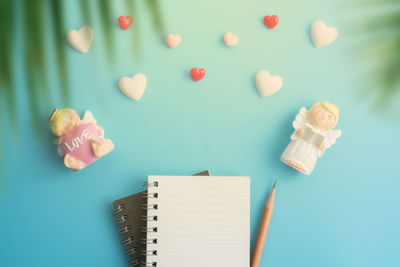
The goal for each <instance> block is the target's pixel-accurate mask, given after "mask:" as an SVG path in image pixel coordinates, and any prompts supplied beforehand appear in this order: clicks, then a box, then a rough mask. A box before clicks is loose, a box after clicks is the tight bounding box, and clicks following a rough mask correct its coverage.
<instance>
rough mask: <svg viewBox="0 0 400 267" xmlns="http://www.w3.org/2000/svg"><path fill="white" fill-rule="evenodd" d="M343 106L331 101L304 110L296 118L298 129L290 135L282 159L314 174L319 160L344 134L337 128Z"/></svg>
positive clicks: (294, 122) (307, 172)
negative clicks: (289, 140) (340, 106)
mask: <svg viewBox="0 0 400 267" xmlns="http://www.w3.org/2000/svg"><path fill="white" fill-rule="evenodd" d="M339 114H340V110H339V108H338V107H337V106H336V105H335V104H332V103H329V102H318V103H315V104H314V105H313V106H312V107H311V109H310V110H309V111H307V109H306V108H305V107H302V108H301V109H300V112H299V114H297V116H296V119H295V120H294V121H293V128H294V129H295V132H294V133H293V134H292V136H291V137H290V139H291V142H290V144H289V145H288V146H287V147H286V149H285V151H284V152H283V154H282V156H281V160H282V161H283V162H284V163H286V164H287V165H289V166H290V167H292V168H294V169H296V170H298V171H300V172H303V173H305V174H307V175H310V174H311V172H312V170H313V169H314V166H315V163H316V162H317V159H318V158H320V157H322V156H323V155H324V152H325V150H326V149H327V148H329V147H330V146H331V145H333V144H334V143H336V139H337V138H339V137H340V135H341V134H342V131H341V130H334V129H333V128H335V126H336V124H337V122H338V119H339Z"/></svg>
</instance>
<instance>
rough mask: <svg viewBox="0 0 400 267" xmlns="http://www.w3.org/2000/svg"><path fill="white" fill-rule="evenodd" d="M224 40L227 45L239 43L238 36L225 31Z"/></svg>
mask: <svg viewBox="0 0 400 267" xmlns="http://www.w3.org/2000/svg"><path fill="white" fill-rule="evenodd" d="M224 42H225V44H226V45H227V46H235V45H237V44H238V43H239V37H237V36H236V35H234V34H233V33H231V32H227V33H225V34H224Z"/></svg>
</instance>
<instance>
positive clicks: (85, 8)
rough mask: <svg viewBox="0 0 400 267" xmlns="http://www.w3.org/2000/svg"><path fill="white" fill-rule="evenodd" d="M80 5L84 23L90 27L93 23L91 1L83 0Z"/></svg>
mask: <svg viewBox="0 0 400 267" xmlns="http://www.w3.org/2000/svg"><path fill="white" fill-rule="evenodd" d="M79 3H80V4H81V9H82V18H83V22H84V23H85V24H86V25H90V24H91V22H92V16H91V13H90V5H89V0H81V1H80V2H79Z"/></svg>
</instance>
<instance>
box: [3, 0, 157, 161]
mask: <svg viewBox="0 0 400 267" xmlns="http://www.w3.org/2000/svg"><path fill="white" fill-rule="evenodd" d="M64 1H67V0H64ZM64 1H63V0H51V1H47V0H20V1H14V0H0V25H1V28H0V36H1V37H0V38H1V39H0V105H1V106H2V108H5V109H6V110H7V113H8V114H7V117H8V119H9V121H10V122H11V123H12V125H13V128H14V131H17V129H16V125H17V118H18V116H17V109H16V102H17V99H16V88H15V87H14V81H13V77H14V73H13V70H14V68H13V62H14V61H13V54H14V51H13V49H14V47H15V44H14V40H15V39H16V38H15V37H16V34H17V33H20V32H19V31H17V30H16V29H15V27H14V24H13V19H14V18H23V31H22V35H23V36H22V37H23V43H24V44H25V46H24V51H23V52H24V59H25V62H24V70H25V76H26V86H25V87H26V90H27V95H28V99H29V110H30V115H31V118H32V124H33V125H34V127H36V129H37V130H39V129H40V125H43V121H42V120H43V119H42V118H43V116H42V113H41V111H42V110H44V108H43V107H45V106H48V105H50V104H51V103H50V99H51V96H50V90H49V84H48V74H47V69H46V55H47V54H46V50H45V45H44V40H45V36H46V35H47V34H48V33H47V32H45V25H44V18H45V15H46V10H50V13H51V14H50V19H51V23H50V24H51V26H52V29H53V32H52V36H53V38H54V39H53V43H52V45H53V46H54V48H55V52H56V54H55V61H56V66H57V71H58V76H59V83H60V84H59V88H60V94H59V95H60V97H61V99H62V101H63V104H64V105H66V104H68V102H69V97H70V93H69V87H68V61H67V56H66V49H70V48H69V47H68V46H67V45H66V44H65V37H64V35H65V27H64V26H65V25H64V17H65V15H66V14H64V10H65V9H63V3H65V2H64ZM68 1H69V0H68ZM79 3H80V7H81V9H82V14H81V15H82V16H83V20H84V22H85V23H86V24H88V25H90V24H91V22H92V19H93V17H92V16H91V12H90V11H91V9H90V8H91V5H90V4H92V5H93V4H97V10H98V12H97V14H98V16H99V17H100V21H101V27H102V31H103V34H104V40H103V42H104V43H105V48H106V51H107V55H108V59H109V62H110V63H112V61H113V59H114V43H113V30H114V28H115V27H116V23H115V22H116V20H117V18H114V17H113V16H112V10H111V8H112V3H115V2H114V1H112V0H99V1H96V2H89V0H81V1H79ZM146 3H147V5H148V8H149V10H150V11H151V12H152V20H153V26H154V29H155V32H157V33H161V32H162V28H163V24H162V20H161V12H160V8H159V3H158V1H157V0H149V1H146ZM126 4H127V5H128V7H129V9H130V10H131V12H132V15H133V16H134V18H135V21H136V23H135V26H136V27H135V30H134V31H133V33H132V36H133V42H134V44H135V45H133V47H134V49H135V50H134V51H135V54H137V55H138V54H139V50H140V45H139V30H138V27H137V24H138V23H137V20H138V18H137V16H138V14H139V13H140V12H138V6H137V5H136V2H135V0H130V1H126ZM18 6H20V7H21V9H18ZM16 10H21V11H22V13H23V14H17V16H16V15H15V13H16V12H15V11H16ZM114 20H115V21H114ZM139 24H140V23H139ZM16 52H17V51H16ZM39 96H40V97H39ZM42 98H43V99H42ZM0 115H2V116H0V128H1V127H2V126H3V119H4V116H5V115H4V114H1V113H0ZM1 134H2V129H0V163H1V162H2V159H1V158H2V156H3V153H2V152H3V146H2V145H1V142H2V136H1ZM13 135H14V136H15V134H13Z"/></svg>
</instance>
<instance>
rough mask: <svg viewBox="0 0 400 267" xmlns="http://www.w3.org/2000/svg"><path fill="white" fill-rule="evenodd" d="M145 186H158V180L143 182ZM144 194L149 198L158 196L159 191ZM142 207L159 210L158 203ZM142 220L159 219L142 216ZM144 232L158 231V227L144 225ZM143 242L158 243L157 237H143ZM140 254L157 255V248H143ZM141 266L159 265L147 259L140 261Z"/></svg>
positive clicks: (152, 220)
mask: <svg viewBox="0 0 400 267" xmlns="http://www.w3.org/2000/svg"><path fill="white" fill-rule="evenodd" d="M143 186H145V187H147V188H148V187H158V182H157V181H153V182H145V183H143ZM142 196H143V197H144V198H146V199H149V198H158V193H157V192H155V193H149V192H148V191H145V192H143V194H142ZM142 209H145V210H158V204H144V205H142ZM142 220H144V221H147V222H154V221H157V220H158V217H157V216H154V215H153V216H142ZM141 231H142V232H146V233H157V231H158V229H157V227H142V228H141ZM141 243H142V244H145V245H148V244H157V238H142V239H141ZM140 255H142V256H146V259H148V258H147V257H151V256H157V250H141V251H140ZM140 266H141V267H157V262H156V261H145V262H141V263H140Z"/></svg>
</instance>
